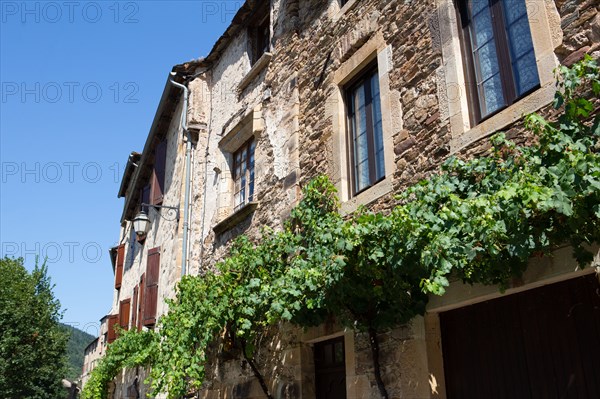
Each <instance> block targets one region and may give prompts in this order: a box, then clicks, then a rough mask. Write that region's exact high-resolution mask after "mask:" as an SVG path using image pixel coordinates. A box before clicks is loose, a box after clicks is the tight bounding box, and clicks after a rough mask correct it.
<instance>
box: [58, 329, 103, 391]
mask: <svg viewBox="0 0 600 399" xmlns="http://www.w3.org/2000/svg"><path fill="white" fill-rule="evenodd" d="M61 325H62V327H63V328H64V329H66V330H68V331H69V333H70V338H69V343H68V344H67V356H68V357H69V371H68V373H67V375H66V377H65V378H66V379H68V380H70V381H73V380H76V379H77V378H79V376H80V375H81V369H82V367H83V350H84V349H85V347H86V346H88V344H89V343H90V342H92V341H93V340H94V339H96V337H94V336H92V335H90V334H88V333H86V332H83V331H81V330H80V329H78V328H75V327H72V326H69V325H68V324H61Z"/></svg>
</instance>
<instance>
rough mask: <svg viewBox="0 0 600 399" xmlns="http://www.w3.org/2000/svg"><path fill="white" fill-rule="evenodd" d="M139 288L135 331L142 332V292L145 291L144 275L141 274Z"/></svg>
mask: <svg viewBox="0 0 600 399" xmlns="http://www.w3.org/2000/svg"><path fill="white" fill-rule="evenodd" d="M139 287H140V289H139V295H140V299H139V301H138V308H137V329H138V331H142V320H143V318H144V298H145V297H144V291H145V290H146V273H142V277H141V278H140V285H139Z"/></svg>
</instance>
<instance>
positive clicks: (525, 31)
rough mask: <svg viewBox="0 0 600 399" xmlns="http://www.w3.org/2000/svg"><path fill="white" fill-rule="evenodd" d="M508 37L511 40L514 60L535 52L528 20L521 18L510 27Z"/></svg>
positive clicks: (511, 51)
mask: <svg viewBox="0 0 600 399" xmlns="http://www.w3.org/2000/svg"><path fill="white" fill-rule="evenodd" d="M508 37H509V40H510V53H511V54H510V55H511V58H512V59H513V60H515V59H517V58H519V57H521V56H522V55H523V54H525V53H527V52H529V51H531V50H533V43H532V42H531V32H530V31H529V21H528V20H527V18H521V19H519V20H517V21H516V22H515V23H513V24H512V25H510V26H509V27H508Z"/></svg>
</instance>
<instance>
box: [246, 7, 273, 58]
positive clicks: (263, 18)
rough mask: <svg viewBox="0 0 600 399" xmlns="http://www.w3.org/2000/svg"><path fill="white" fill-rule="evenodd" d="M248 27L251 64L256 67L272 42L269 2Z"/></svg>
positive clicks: (261, 8) (256, 14) (259, 10)
mask: <svg viewBox="0 0 600 399" xmlns="http://www.w3.org/2000/svg"><path fill="white" fill-rule="evenodd" d="M251 21H252V22H251V24H250V25H249V26H248V39H249V43H248V47H249V51H248V53H249V55H250V64H251V65H254V64H255V63H256V62H257V61H258V60H259V59H260V57H262V55H263V54H264V53H267V52H268V51H269V49H270V42H271V18H270V13H269V2H268V1H267V2H264V4H263V5H262V6H261V7H260V8H258V9H257V10H256V12H255V13H254V16H253V17H252V18H251Z"/></svg>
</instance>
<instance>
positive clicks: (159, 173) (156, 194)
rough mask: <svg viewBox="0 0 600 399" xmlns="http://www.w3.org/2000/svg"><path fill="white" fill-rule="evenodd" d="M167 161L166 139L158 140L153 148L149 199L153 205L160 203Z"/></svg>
mask: <svg viewBox="0 0 600 399" xmlns="http://www.w3.org/2000/svg"><path fill="white" fill-rule="evenodd" d="M166 163H167V140H163V141H161V142H159V143H158V144H157V146H156V148H155V149H154V172H153V173H152V190H151V193H150V201H152V202H151V203H152V204H154V205H158V204H162V202H163V193H164V187H165V166H166Z"/></svg>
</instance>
